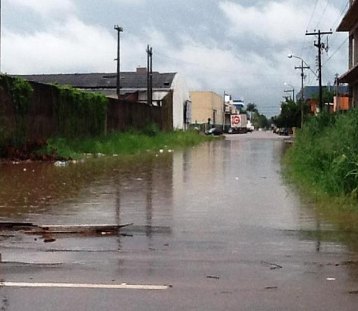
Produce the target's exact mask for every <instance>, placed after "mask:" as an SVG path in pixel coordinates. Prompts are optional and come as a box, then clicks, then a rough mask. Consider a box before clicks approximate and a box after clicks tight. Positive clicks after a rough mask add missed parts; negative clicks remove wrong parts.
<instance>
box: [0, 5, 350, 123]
mask: <svg viewBox="0 0 358 311" xmlns="http://www.w3.org/2000/svg"><path fill="white" fill-rule="evenodd" d="M0 1H1V0H0ZM347 9H348V0H2V57H1V70H2V71H3V72H7V73H9V74H10V73H11V74H32V73H75V72H76V73H80V72H115V71H116V63H115V61H114V58H115V57H116V44H117V35H116V31H115V30H114V29H113V26H114V25H115V24H118V25H120V26H122V27H123V28H124V32H123V33H122V34H121V68H122V70H123V71H134V70H135V69H136V67H137V66H145V65H146V53H145V49H146V46H147V44H150V45H151V46H152V47H153V70H155V71H160V72H179V73H181V74H182V75H183V76H184V77H185V78H186V80H187V84H188V85H189V87H190V89H191V90H210V91H215V92H217V93H218V94H223V93H224V91H226V92H227V93H229V94H231V95H232V96H233V97H234V98H237V99H243V100H245V102H246V103H249V102H251V103H255V104H256V105H257V106H258V108H259V110H260V112H262V113H264V114H266V115H267V116H272V115H276V114H278V113H279V107H280V102H281V101H282V100H283V98H282V96H284V95H289V93H285V92H284V90H285V89H286V90H288V89H290V88H291V87H290V86H289V85H292V86H294V88H295V91H296V92H298V91H299V89H300V83H301V82H300V81H301V78H300V71H299V70H295V69H294V67H295V66H299V65H300V61H299V60H298V59H288V57H287V55H288V54H290V53H292V54H294V55H296V56H299V57H302V58H303V59H304V60H305V61H306V62H307V63H308V64H309V65H310V66H311V67H312V69H313V71H316V63H315V57H316V56H317V48H315V47H314V40H315V39H316V38H315V37H314V36H306V35H305V33H306V30H308V31H314V30H315V29H316V30H318V29H320V30H321V31H329V30H330V29H332V31H333V35H331V36H329V38H328V39H329V41H328V43H329V50H328V52H327V53H326V52H325V53H324V54H323V83H329V82H330V83H333V81H334V75H335V74H336V73H339V74H342V73H344V72H345V71H346V70H347V66H348V61H347V58H348V57H347V54H348V52H347V49H348V41H347V37H348V35H347V34H346V33H336V32H335V30H336V28H337V26H338V24H339V22H340V21H341V19H342V17H343V16H344V14H345V12H346V11H347ZM327 37H328V36H327ZM327 37H324V39H323V40H324V42H326V40H327ZM306 74H307V78H306V80H305V84H306V85H317V83H318V82H317V81H316V78H315V76H314V75H313V73H311V72H310V71H306ZM285 82H286V83H288V84H289V85H288V86H285V85H284V83H285Z"/></svg>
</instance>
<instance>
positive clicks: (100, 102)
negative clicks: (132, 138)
mask: <svg viewBox="0 0 358 311" xmlns="http://www.w3.org/2000/svg"><path fill="white" fill-rule="evenodd" d="M58 90H59V98H58V100H57V101H56V103H55V105H54V111H55V115H56V117H57V125H58V127H57V130H58V131H57V136H60V137H66V138H77V137H87V136H88V137H91V136H97V135H101V134H103V133H104V132H105V122H106V113H107V105H108V99H107V98H106V97H105V96H104V95H102V94H96V93H87V92H83V91H79V90H77V89H74V88H71V87H59V86H58Z"/></svg>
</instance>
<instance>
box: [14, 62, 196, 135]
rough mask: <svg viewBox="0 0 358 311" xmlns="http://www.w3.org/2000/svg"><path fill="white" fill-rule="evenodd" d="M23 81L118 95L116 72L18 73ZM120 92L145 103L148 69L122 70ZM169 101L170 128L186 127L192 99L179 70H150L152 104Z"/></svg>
mask: <svg viewBox="0 0 358 311" xmlns="http://www.w3.org/2000/svg"><path fill="white" fill-rule="evenodd" d="M17 77H20V78H23V79H25V80H29V81H34V82H38V83H43V84H59V85H69V86H72V87H74V88H78V89H81V90H85V91H90V92H99V93H102V94H104V95H106V96H107V97H111V98H117V93H116V91H117V88H116V87H117V83H116V82H117V74H116V73H75V74H42V75H17ZM120 77H121V79H120V85H121V89H120V95H121V98H122V99H127V100H128V99H129V100H133V101H137V102H140V103H143V104H146V103H147V70H146V68H137V70H136V71H135V72H121V74H120ZM167 96H170V97H171V98H170V100H171V101H172V108H171V109H172V115H173V121H172V122H173V124H172V125H173V128H174V129H185V128H186V127H187V125H188V123H190V111H191V102H190V94H189V89H188V87H187V85H186V83H185V80H184V79H183V77H181V76H180V75H179V74H178V73H174V72H173V73H159V72H153V97H152V99H153V101H152V105H154V106H161V104H162V101H163V100H164V98H167Z"/></svg>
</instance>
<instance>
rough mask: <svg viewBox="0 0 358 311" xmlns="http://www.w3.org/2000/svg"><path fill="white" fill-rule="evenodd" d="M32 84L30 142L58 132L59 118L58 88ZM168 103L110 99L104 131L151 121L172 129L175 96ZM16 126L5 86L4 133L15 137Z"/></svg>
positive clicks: (0, 91) (0, 104)
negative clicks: (149, 103) (151, 105)
mask: <svg viewBox="0 0 358 311" xmlns="http://www.w3.org/2000/svg"><path fill="white" fill-rule="evenodd" d="M31 85H32V87H33V95H32V100H31V103H30V106H29V111H28V113H27V114H26V116H25V120H26V124H25V126H26V139H27V141H28V142H34V141H42V140H46V139H48V138H49V137H52V136H54V135H57V134H58V120H57V118H58V117H57V115H56V113H55V112H54V106H55V104H56V102H57V101H58V100H59V92H58V89H57V88H56V87H55V86H52V85H46V84H39V83H34V82H31ZM164 102H165V104H164V107H149V106H148V105H144V104H141V103H137V102H131V101H124V100H121V101H119V102H118V100H117V99H111V98H109V103H108V107H107V122H105V123H106V127H104V128H103V133H104V132H106V131H107V132H112V131H126V130H129V129H144V128H145V127H146V126H147V125H148V124H151V123H154V124H157V126H158V127H159V128H160V129H163V130H171V124H172V111H171V106H172V98H171V96H167V98H165V101H164ZM167 114H169V115H167ZM16 127H17V125H16V115H15V109H14V105H13V103H12V100H11V97H10V95H9V94H8V92H7V91H5V88H3V87H0V134H1V135H3V136H5V137H12V136H13V135H14V133H15V132H16ZM5 134H6V135H5ZM1 135H0V138H1Z"/></svg>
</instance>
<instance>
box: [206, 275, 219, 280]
mask: <svg viewBox="0 0 358 311" xmlns="http://www.w3.org/2000/svg"><path fill="white" fill-rule="evenodd" d="M206 278H207V279H214V280H220V277H219V276H216V275H207V276H206Z"/></svg>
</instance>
